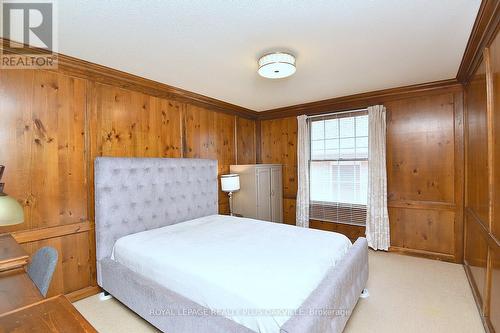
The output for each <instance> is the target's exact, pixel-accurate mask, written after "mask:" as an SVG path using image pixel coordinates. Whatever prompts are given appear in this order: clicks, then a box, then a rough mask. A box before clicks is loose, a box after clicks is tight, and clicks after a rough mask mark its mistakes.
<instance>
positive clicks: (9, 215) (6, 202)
mask: <svg viewBox="0 0 500 333" xmlns="http://www.w3.org/2000/svg"><path fill="white" fill-rule="evenodd" d="M23 221H24V211H23V207H22V206H21V205H20V204H19V202H17V200H16V199H14V198H12V197H9V196H8V195H0V226H5V225H13V224H19V223H23Z"/></svg>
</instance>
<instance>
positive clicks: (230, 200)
mask: <svg viewBox="0 0 500 333" xmlns="http://www.w3.org/2000/svg"><path fill="white" fill-rule="evenodd" d="M228 195H229V215H230V216H234V215H233V192H229V193H228Z"/></svg>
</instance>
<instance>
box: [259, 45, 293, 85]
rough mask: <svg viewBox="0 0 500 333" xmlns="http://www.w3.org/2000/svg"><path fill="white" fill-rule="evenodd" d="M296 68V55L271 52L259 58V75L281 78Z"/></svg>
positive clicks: (290, 73)
mask: <svg viewBox="0 0 500 333" xmlns="http://www.w3.org/2000/svg"><path fill="white" fill-rule="evenodd" d="M295 70H296V68H295V57H294V56H293V55H291V54H288V53H281V52H278V53H270V54H266V55H265V56H263V57H262V58H260V59H259V75H260V76H263V77H265V78H268V79H281V78H284V77H287V76H290V75H292V74H293V73H295Z"/></svg>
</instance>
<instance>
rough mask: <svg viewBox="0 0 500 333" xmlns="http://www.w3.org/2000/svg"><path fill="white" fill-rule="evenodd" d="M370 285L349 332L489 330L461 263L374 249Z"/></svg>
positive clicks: (97, 311) (110, 322)
mask: <svg viewBox="0 0 500 333" xmlns="http://www.w3.org/2000/svg"><path fill="white" fill-rule="evenodd" d="M368 289H369V291H370V297H369V298H367V299H360V300H359V302H358V305H357V306H356V308H355V309H354V313H353V314H352V317H351V319H350V320H349V322H348V324H347V327H346V329H345V331H344V332H346V333H363V332H370V333H373V332H383V333H391V332H398V333H399V332H426V333H431V332H464V333H475V332H481V333H483V332H484V330H483V326H482V324H481V319H480V317H479V314H478V311H477V308H476V305H475V303H474V299H473V298H472V292H471V290H470V287H469V284H468V282H467V279H466V277H465V273H464V270H463V268H462V266H461V265H456V264H450V263H444V262H439V261H434V260H428V259H421V258H414V257H408V256H403V255H398V254H393V253H383V252H374V251H370V278H369V280H368ZM75 306H76V308H77V309H78V310H79V311H80V312H81V313H82V314H83V315H84V316H85V318H87V319H88V320H89V321H90V323H91V324H92V325H94V327H95V328H96V329H97V330H98V331H99V332H101V333H115V332H116V333H122V332H134V333H140V332H157V330H156V329H155V328H154V327H152V326H151V325H149V324H148V323H147V322H145V321H144V320H142V319H141V318H139V317H138V316H137V315H135V314H134V313H133V312H131V311H130V310H128V309H127V308H126V307H125V306H123V305H122V304H120V303H119V302H118V301H116V300H115V299H112V300H108V301H102V302H101V301H99V299H98V297H97V295H96V296H92V297H89V298H86V299H83V300H81V301H78V302H76V303H75ZM318 333H319V332H318Z"/></svg>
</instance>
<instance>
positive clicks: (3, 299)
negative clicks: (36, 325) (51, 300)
mask: <svg viewBox="0 0 500 333" xmlns="http://www.w3.org/2000/svg"><path fill="white" fill-rule="evenodd" d="M43 299H44V298H43V296H42V294H40V291H39V290H38V288H37V287H36V286H35V284H34V283H33V281H31V279H30V277H29V276H28V274H27V273H26V272H25V271H24V269H22V268H18V269H14V270H10V271H6V272H1V273H0V315H1V314H2V313H5V312H9V311H12V310H14V309H17V308H20V307H23V306H26V305H29V304H33V303H36V302H38V301H41V300H43Z"/></svg>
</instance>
